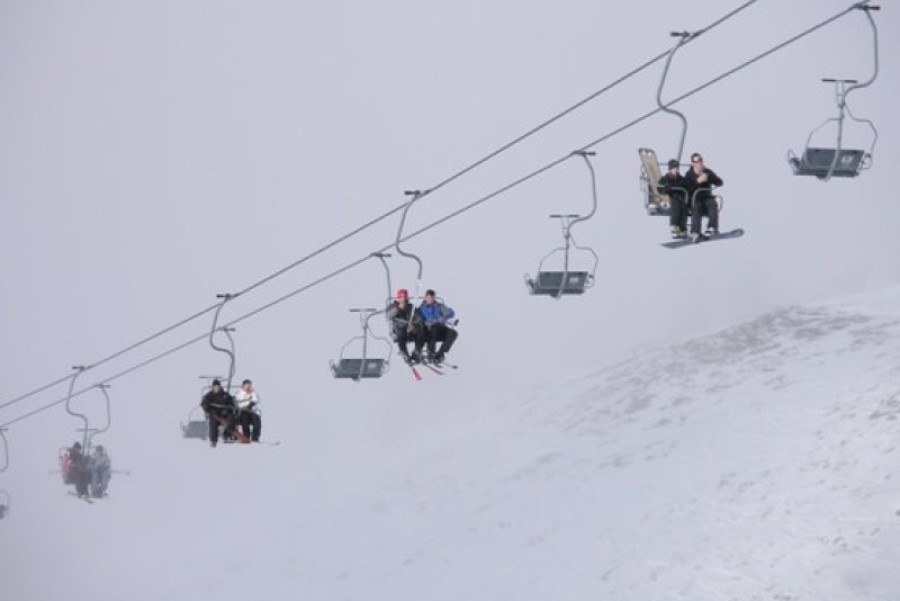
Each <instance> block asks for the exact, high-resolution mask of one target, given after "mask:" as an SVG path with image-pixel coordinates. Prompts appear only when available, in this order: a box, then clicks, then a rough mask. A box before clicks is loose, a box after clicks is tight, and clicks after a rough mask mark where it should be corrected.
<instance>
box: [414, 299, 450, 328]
mask: <svg viewBox="0 0 900 601" xmlns="http://www.w3.org/2000/svg"><path fill="white" fill-rule="evenodd" d="M419 313H420V314H421V315H422V321H424V322H425V327H429V328H430V327H431V326H433V325H435V324H444V325H447V324H448V323H451V322H453V320H454V317H455V313H454V311H453V309H451V308H450V307H448V306H447V305H445V304H444V303H439V302H437V301H435V302H434V303H432V304H430V305H429V304H428V303H425V302H423V303H422V304H421V305H419Z"/></svg>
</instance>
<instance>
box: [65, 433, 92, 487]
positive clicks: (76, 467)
mask: <svg viewBox="0 0 900 601" xmlns="http://www.w3.org/2000/svg"><path fill="white" fill-rule="evenodd" d="M68 469H69V473H68V475H67V477H66V479H65V482H66V484H74V485H75V494H76V495H78V497H84V498H87V494H88V483H89V482H90V480H91V473H90V470H89V469H88V459H87V457H86V456H85V455H84V452H82V449H81V443H80V442H78V441H75V444H73V445H72V448H71V449H69V461H68Z"/></svg>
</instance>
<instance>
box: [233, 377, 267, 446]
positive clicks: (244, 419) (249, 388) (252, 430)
mask: <svg viewBox="0 0 900 601" xmlns="http://www.w3.org/2000/svg"><path fill="white" fill-rule="evenodd" d="M234 400H235V402H236V403H237V407H238V423H240V425H241V431H242V432H243V433H244V438H249V439H250V440H252V441H253V442H259V434H260V431H261V430H262V416H261V415H260V414H259V410H258V409H257V407H258V406H259V395H258V394H256V391H255V390H253V382H251V381H250V380H244V381H243V382H242V383H241V389H240V390H238V391H237V394H236V395H234Z"/></svg>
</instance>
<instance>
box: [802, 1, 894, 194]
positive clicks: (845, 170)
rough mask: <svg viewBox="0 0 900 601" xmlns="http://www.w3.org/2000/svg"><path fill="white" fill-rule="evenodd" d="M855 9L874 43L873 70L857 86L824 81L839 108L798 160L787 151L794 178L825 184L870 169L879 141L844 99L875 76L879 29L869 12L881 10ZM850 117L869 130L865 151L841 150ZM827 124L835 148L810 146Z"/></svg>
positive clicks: (863, 6) (860, 6) (844, 81)
mask: <svg viewBox="0 0 900 601" xmlns="http://www.w3.org/2000/svg"><path fill="white" fill-rule="evenodd" d="M855 8H858V9H860V10H862V11H863V12H864V13H865V15H866V18H867V19H868V21H869V24H870V25H871V27H872V37H873V40H874V64H875V66H874V71H873V73H872V76H871V77H870V78H869V79H868V80H867V81H865V82H862V83H859V82H858V81H857V80H855V79H833V78H823V79H822V81H823V82H825V83H833V84H834V87H835V101H836V103H837V107H838V115H837V117H831V118H829V119H826V120H825V121H823V122H822V123H821V124H820V125H819V126H818V127H816V128H815V129H814V130H812V132H810V134H809V136H808V137H807V138H806V147H805V148H804V149H803V153H802V154H801V155H800V156H799V157H798V156H797V155H796V154H795V153H794V151H793V150H790V149H789V150H788V152H787V158H788V164H789V165H790V166H791V170H792V171H793V173H794V175H809V176H813V177H816V178H818V179H820V180H822V181H825V182H827V181H828V180H829V179H831V178H832V177H844V178H852V177H856V176H858V175H859V174H860V173H861V172H862V171H863V170H864V169H868V168H869V167H871V166H872V154H873V152H874V150H875V143H876V142H877V141H878V130H877V129H876V128H875V124H874V123H872V121H871V120H869V119H862V118H859V117H856V116H855V115H854V114H853V112H852V111H851V110H850V107H849V106H848V105H847V96H848V95H849V94H850V92H852V91H854V90H858V89H860V88H865V87H867V86H869V85H870V84H871V83H872V82H874V81H875V79H876V78H877V77H878V28H877V26H876V25H875V20H874V19H873V18H872V14H871V11H873V10H880V9H881V7H879V6H869V5H866V4H864V3H859V4H858V5H857V6H856V7H855ZM846 116H849V117H850V119H851V120H853V121H856V122H858V123H864V124H866V125H868V126H869V128H870V129H871V130H872V144H871V145H870V146H869V149H868V150H862V149H858V148H843V147H842V142H843V135H844V119H845V117H846ZM829 123H835V124H836V125H837V143H836V145H835V146H834V147H822V146H811V142H812V139H813V137H814V136H815V135H816V134H817V133H818V132H819V131H820V130H821V129H822V128H823V127H825V126H826V125H828V124H829Z"/></svg>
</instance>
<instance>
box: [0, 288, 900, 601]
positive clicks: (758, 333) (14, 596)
mask: <svg viewBox="0 0 900 601" xmlns="http://www.w3.org/2000/svg"><path fill="white" fill-rule="evenodd" d="M391 377H395V378H396V377H402V375H398V374H391ZM426 377H427V376H426ZM455 377H456V378H457V383H459V382H464V378H465V373H460V374H459V375H458V376H455ZM351 386H361V385H353V384H351ZM495 394H496V391H485V393H484V394H482V395H480V400H479V402H477V403H475V402H469V403H465V404H463V403H462V402H461V406H463V407H464V408H465V411H461V412H460V414H459V415H455V416H454V417H448V419H447V420H446V421H442V422H441V423H440V427H437V424H434V426H435V427H433V428H432V427H430V426H429V424H428V423H427V422H424V423H419V424H418V425H416V427H415V428H413V430H414V432H413V433H412V434H409V435H408V436H406V437H403V438H402V439H400V440H395V441H392V443H391V444H389V445H384V444H382V443H379V442H377V438H378V437H377V436H372V437H358V438H356V439H349V438H341V437H340V436H336V437H335V441H334V444H333V445H330V446H329V445H324V446H320V447H318V448H313V447H311V446H310V445H306V446H304V443H303V441H301V440H297V439H296V437H292V436H291V435H290V431H289V430H286V429H283V430H282V434H283V435H284V440H283V444H281V446H254V447H252V448H247V447H238V446H230V445H229V446H221V445H220V447H219V448H218V449H216V450H214V451H213V450H210V449H208V448H205V447H204V446H203V443H200V442H199V441H188V440H180V439H175V438H173V439H172V440H171V442H170V441H168V440H167V441H166V442H165V445H152V444H148V441H147V438H148V437H149V435H150V433H144V435H143V436H138V435H135V434H131V435H130V436H131V437H132V442H133V443H134V445H142V448H144V449H145V451H146V452H145V453H144V454H142V455H139V454H135V453H133V452H132V453H131V454H130V455H127V454H125V453H124V452H122V453H120V455H119V458H120V459H119V462H118V464H117V467H121V468H126V467H127V468H129V469H130V470H131V472H132V473H131V475H130V476H124V475H120V476H116V477H115V479H114V480H113V482H112V485H111V497H110V498H109V499H106V500H103V501H101V502H98V503H95V504H93V505H88V504H86V503H81V502H79V501H77V500H75V499H74V498H72V497H70V496H67V495H66V494H65V492H64V487H63V486H62V485H61V484H60V482H59V479H58V476H56V475H46V471H47V468H49V467H52V464H51V463H49V461H50V457H51V456H47V455H45V456H43V457H19V458H18V460H17V461H14V463H13V466H14V467H15V469H11V470H10V472H9V473H8V474H4V475H3V476H4V477H3V479H2V480H0V485H2V486H3V487H4V488H7V489H8V490H10V491H11V493H12V495H13V505H12V511H11V513H10V515H9V516H7V518H6V519H4V520H2V521H0V569H2V585H0V586H2V589H0V597H2V598H3V599H4V600H5V601H20V600H23V601H24V600H29V601H30V600H35V601H37V600H41V601H43V600H46V601H51V600H52V601H57V600H60V599H73V600H91V601H104V600H121V599H132V600H144V599H147V600H150V599H153V600H158V599H166V600H168V601H174V600H180V599H184V600H197V601H199V600H204V599H210V600H212V599H215V600H217V601H221V600H222V599H234V598H252V599H315V600H323V601H331V600H360V601H363V600H364V601H377V600H385V601H387V600H390V601H398V600H425V599H427V600H429V601H445V600H446V601H451V600H452V601H460V600H464V599H465V600H510V599H515V600H519V601H524V600H538V599H540V600H553V601H561V600H584V599H615V600H618V601H626V600H654V601H728V600H735V601H737V600H740V601H755V600H760V601H763V600H766V601H821V600H828V601H859V600H867V601H896V600H897V599H900V569H898V568H897V566H898V565H900V482H898V479H900V478H898V477H897V475H898V469H900V466H898V453H897V452H896V447H897V439H898V421H897V418H898V416H900V287H898V288H893V289H889V290H885V291H882V292H880V293H876V294H869V295H866V296H860V297H855V298H852V299H844V300H841V301H834V302H829V303H826V304H820V305H809V306H802V307H790V308H786V309H783V310H780V311H776V312H773V313H769V314H766V315H762V316H760V317H759V318H757V319H754V320H752V321H750V322H747V323H743V324H739V325H736V326H734V327H731V328H729V329H726V330H724V331H721V332H716V333H712V334H710V335H707V336H703V337H700V338H696V339H693V340H683V341H679V342H676V343H674V344H669V345H665V346H657V347H653V348H643V349H639V350H637V351H635V353H634V354H633V355H632V356H630V357H628V358H626V359H624V360H622V361H621V362H620V363H618V364H617V365H613V366H611V367H602V368H601V367H598V369H597V370H596V371H593V372H590V373H582V374H577V375H574V374H573V375H570V376H569V377H567V378H564V379H560V380H558V381H554V382H548V383H546V385H544V386H543V387H542V388H540V389H539V390H530V391H522V390H509V391H507V392H505V393H504V395H503V396H492V395H495ZM399 402H400V401H395V400H392V399H390V398H387V399H381V398H375V399H373V401H372V403H370V404H375V406H374V407H369V408H368V411H375V412H377V411H383V412H384V413H385V414H386V415H389V414H392V413H398V412H402V411H403V410H404V409H405V408H404V406H402V405H400V406H398V405H397V403H399ZM410 410H412V409H410ZM123 411H124V410H123ZM448 413H449V412H448ZM386 419H389V417H388V418H386ZM323 427H325V425H323ZM372 427H373V428H375V427H376V426H375V425H373V426H372ZM37 431H38V430H37V429H35V430H34V432H37ZM16 434H17V435H18V433H16ZM19 438H20V439H21V438H22V436H19ZM119 446H120V448H123V449H124V448H125V445H124V444H123V443H122V442H120V443H119ZM112 451H113V459H114V461H116V457H117V456H116V453H115V449H114V448H113V449H112ZM122 456H126V457H128V461H129V462H130V465H127V466H126V465H122V464H121V461H122V460H121V457H122ZM335 466H338V467H339V469H335ZM41 469H43V471H44V473H45V475H43V476H41V477H40V478H37V479H36V478H35V477H34V472H35V471H36V470H38V471H39V470H41ZM26 472H30V473H28V474H26ZM26 483H27V485H26Z"/></svg>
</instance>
